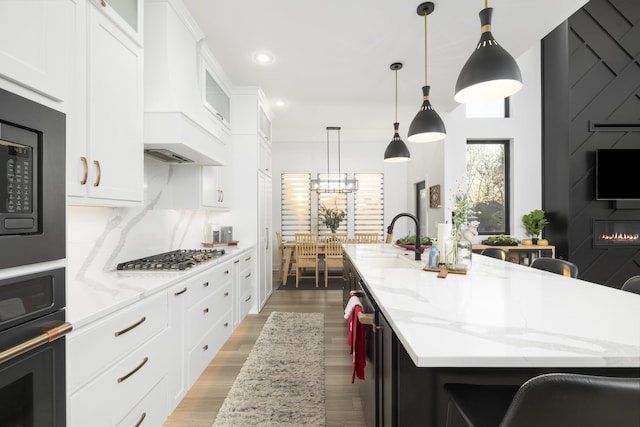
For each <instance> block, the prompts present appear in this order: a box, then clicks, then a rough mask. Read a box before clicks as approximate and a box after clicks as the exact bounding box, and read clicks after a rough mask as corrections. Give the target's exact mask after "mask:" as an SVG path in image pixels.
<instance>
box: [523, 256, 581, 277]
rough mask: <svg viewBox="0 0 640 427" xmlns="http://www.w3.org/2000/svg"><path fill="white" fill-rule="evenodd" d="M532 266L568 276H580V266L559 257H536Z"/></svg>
mask: <svg viewBox="0 0 640 427" xmlns="http://www.w3.org/2000/svg"><path fill="white" fill-rule="evenodd" d="M531 267H533V268H537V269H539V270H545V271H550V272H551V273H556V274H560V275H562V276H567V277H573V278H576V277H578V266H577V265H575V264H574V263H572V262H569V261H567V260H564V259H558V258H546V257H541V258H536V259H534V260H533V262H532V263H531Z"/></svg>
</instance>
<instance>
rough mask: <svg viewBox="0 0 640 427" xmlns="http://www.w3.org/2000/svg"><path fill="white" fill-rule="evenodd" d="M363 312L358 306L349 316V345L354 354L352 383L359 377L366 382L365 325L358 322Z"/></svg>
mask: <svg viewBox="0 0 640 427" xmlns="http://www.w3.org/2000/svg"><path fill="white" fill-rule="evenodd" d="M361 312H362V306H361V305H356V306H355V307H354V308H353V311H352V312H351V315H350V316H349V336H348V337H347V343H348V344H349V346H350V351H349V353H350V354H353V365H352V367H351V383H352V384H353V383H354V382H355V377H356V376H357V377H358V378H360V379H361V380H364V367H365V366H366V359H365V350H366V346H365V325H363V324H362V323H360V321H359V320H358V313H361Z"/></svg>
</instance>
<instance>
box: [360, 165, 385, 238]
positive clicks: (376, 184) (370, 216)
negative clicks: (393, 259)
mask: <svg viewBox="0 0 640 427" xmlns="http://www.w3.org/2000/svg"><path fill="white" fill-rule="evenodd" d="M354 177H355V179H356V180H358V190H357V191H356V192H355V196H354V232H355V233H378V234H379V235H380V240H384V174H383V173H380V172H377V173H355V174H354Z"/></svg>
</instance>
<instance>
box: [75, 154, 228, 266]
mask: <svg viewBox="0 0 640 427" xmlns="http://www.w3.org/2000/svg"><path fill="white" fill-rule="evenodd" d="M170 182H171V173H170V167H169V166H168V165H166V164H163V163H160V162H156V161H153V160H146V159H145V201H144V204H143V206H140V207H131V208H120V207H118V208H115V207H95V206H68V207H67V266H68V267H67V275H68V277H69V278H76V277H78V275H80V276H84V274H85V273H87V272H91V271H100V272H105V271H111V270H114V269H115V268H116V265H117V264H118V263H120V262H124V261H128V260H132V259H137V258H141V257H143V256H147V255H153V254H158V253H162V252H167V251H171V250H175V249H194V248H200V247H201V243H202V242H204V241H210V240H211V239H210V238H208V237H209V236H208V234H209V232H210V229H211V225H212V224H220V225H226V224H231V221H230V216H231V214H230V213H229V212H218V211H211V210H204V209H191V210H172V209H155V208H154V204H155V202H154V201H156V200H158V198H159V196H160V195H161V192H162V191H163V189H164V188H165V187H166V185H170ZM186 191H189V189H187V190H186Z"/></svg>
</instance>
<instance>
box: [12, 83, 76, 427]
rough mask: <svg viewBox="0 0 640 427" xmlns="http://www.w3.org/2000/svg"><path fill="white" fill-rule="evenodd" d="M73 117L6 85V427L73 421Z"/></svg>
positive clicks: (48, 426) (36, 426)
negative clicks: (69, 245) (69, 396)
mask: <svg viewBox="0 0 640 427" xmlns="http://www.w3.org/2000/svg"><path fill="white" fill-rule="evenodd" d="M65 155H66V154H65V115H64V114H62V113H60V112H58V111H55V110H53V109H50V108H48V107H46V106H43V105H40V104H38V103H35V102H33V101H30V100H28V99H26V98H23V97H20V96H18V95H15V94H13V93H10V92H7V91H4V90H2V89H0V426H1V427H59V426H64V425H66V410H65V408H66V387H65V339H64V335H65V334H66V333H67V332H69V331H70V330H71V325H70V324H69V323H67V322H66V321H65V320H66V318H65V306H66V294H65V292H66V289H65V288H66V283H65V253H66V244H65V235H66V231H65V223H66V219H65V209H66V207H65V205H66V203H65V200H66V195H65Z"/></svg>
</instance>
